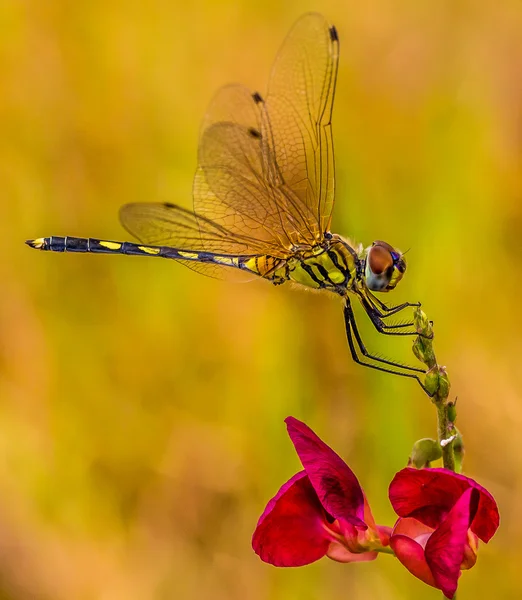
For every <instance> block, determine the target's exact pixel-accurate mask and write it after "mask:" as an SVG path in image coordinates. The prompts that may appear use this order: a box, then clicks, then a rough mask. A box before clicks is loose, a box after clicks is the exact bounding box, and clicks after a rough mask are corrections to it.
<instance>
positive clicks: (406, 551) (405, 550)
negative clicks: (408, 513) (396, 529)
mask: <svg viewBox="0 0 522 600" xmlns="http://www.w3.org/2000/svg"><path fill="white" fill-rule="evenodd" d="M404 520H409V519H399V521H404ZM390 546H391V548H392V550H393V551H394V552H395V556H396V557H397V558H398V559H399V560H400V562H401V563H402V564H403V565H404V566H405V567H406V568H407V569H408V571H409V572H410V573H411V574H412V575H415V577H417V578H418V579H420V580H421V581H424V583H427V584H428V585H431V586H433V587H437V586H436V585H435V578H434V577H433V574H432V572H431V569H430V568H429V566H428V563H427V562H426V557H425V556H424V549H423V547H422V546H421V545H420V544H419V543H417V542H416V541H415V540H414V539H412V538H410V537H409V536H407V535H402V534H395V533H392V536H391V538H390Z"/></svg>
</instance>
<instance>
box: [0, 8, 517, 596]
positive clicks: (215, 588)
mask: <svg viewBox="0 0 522 600" xmlns="http://www.w3.org/2000/svg"><path fill="white" fill-rule="evenodd" d="M308 10H320V11H321V12H323V13H324V14H325V15H326V16H327V17H328V19H329V20H331V21H332V22H333V23H335V25H336V26H337V29H338V31H339V36H340V39H341V59H340V70H339V79H338V86H337V98H336V103H335V108H334V138H335V148H336V164H337V182H338V183H337V204H336V208H335V213H334V221H333V230H334V231H336V232H339V233H341V234H343V235H346V236H349V237H351V238H353V239H355V240H358V241H361V242H363V243H364V244H369V243H371V242H372V241H373V240H375V239H384V240H387V241H388V242H390V243H391V244H393V245H396V246H397V247H399V248H401V249H403V250H405V249H408V248H410V251H409V253H408V257H407V258H408V272H407V274H406V277H405V279H404V281H403V282H402V283H401V285H400V286H399V287H398V288H397V290H396V291H395V292H394V293H393V298H392V297H391V296H390V298H389V300H390V301H393V302H400V301H405V300H421V301H422V302H423V305H424V309H425V311H426V313H427V314H428V316H429V318H430V319H433V320H434V322H435V331H436V351H437V354H438V358H439V361H440V362H441V363H443V364H445V365H447V367H448V370H449V374H450V377H451V381H452V384H453V387H452V394H453V395H457V396H458V409H459V417H458V424H459V426H460V428H461V430H462V433H463V435H464V439H465V443H466V450H467V453H466V461H465V471H466V473H467V474H468V475H470V476H472V477H474V478H476V479H477V480H478V481H479V482H481V483H482V484H483V485H485V486H486V487H487V488H488V489H489V490H490V491H491V492H492V493H493V494H494V495H495V497H496V498H497V500H498V503H499V506H500V510H501V515H502V524H501V528H500V530H499V532H498V534H497V536H496V537H495V538H494V539H493V540H492V542H490V544H489V545H488V546H484V545H482V546H481V550H480V554H479V560H478V563H477V566H476V567H475V568H474V569H472V570H471V571H470V572H467V573H464V574H463V576H462V578H461V583H460V588H459V600H466V599H472V598H473V599H476V598H496V599H497V598H502V599H512V598H518V597H522V580H521V573H520V563H521V561H522V549H521V545H520V539H521V534H522V512H521V510H520V506H521V505H522V451H521V450H520V438H521V427H522V399H521V390H522V369H521V367H520V361H521V356H522V336H521V334H522V320H521V318H520V308H519V306H518V301H519V298H520V296H521V293H522V282H521V276H522V270H521V267H520V265H521V261H522V6H521V5H520V3H519V2H518V1H517V0H504V1H503V2H501V3H499V2H494V1H493V0H482V1H481V2H476V1H471V0H467V1H466V0H465V1H463V2H458V3H457V2H451V1H449V0H448V1H446V0H443V1H440V0H426V1H424V2H417V1H413V0H409V1H407V0H395V1H393V0H369V1H368V2H341V1H339V0H337V1H334V0H325V1H324V2H321V3H319V4H317V3H312V2H309V1H304V0H303V1H297V0H292V1H289V2H285V3H281V2H264V3H252V2H239V1H238V2H210V1H208V0H202V1H199V2H194V3H191V2H179V1H176V0H174V1H172V0H171V1H169V2H167V1H165V0H149V1H148V2H137V1H134V0H127V1H126V2H122V1H118V0H113V1H112V2H100V1H97V0H95V1H91V2H82V1H78V2H70V1H67V0H49V1H47V2H44V1H42V0H5V1H4V2H2V3H0V28H1V36H0V40H1V41H0V90H1V92H0V124H1V130H2V135H1V136H0V181H1V192H0V207H1V213H0V214H1V216H2V218H1V221H0V233H1V237H0V250H1V258H0V282H1V289H2V292H1V295H0V457H1V458H0V598H2V599H4V598H5V599H6V600H21V599H31V600H33V599H36V600H44V599H53V600H61V599H64V600H65V599H67V600H71V599H74V600H91V599H99V600H144V599H154V600H164V599H182V600H193V599H196V598H197V599H200V598H213V599H215V600H221V599H227V600H235V599H237V600H239V599H241V600H243V599H245V598H247V599H248V600H268V599H269V600H290V599H294V598H295V599H299V600H312V599H316V598H357V599H361V600H364V599H375V598H383V599H392V600H393V599H401V600H409V599H414V598H415V599H417V598H426V599H431V598H439V597H441V594H440V592H438V591H436V590H433V589H431V588H428V587H427V586H425V585H424V584H422V583H421V582H420V581H418V580H416V579H414V578H413V577H412V576H411V575H410V574H409V573H408V572H407V571H406V570H405V569H404V568H403V567H402V566H401V565H400V564H399V563H398V562H397V561H396V560H395V559H393V558H391V557H390V556H381V557H380V558H379V560H377V561H376V562H375V563H367V564H360V565H341V564H337V563H334V562H331V561H329V560H327V559H324V560H322V561H320V562H318V563H317V564H314V565H312V566H310V567H306V568H301V569H287V570H284V569H279V570H278V569H275V568H273V567H270V566H268V565H265V564H263V563H262V562H261V561H260V560H259V559H258V558H257V556H256V555H255V554H254V553H253V552H252V550H251V547H250V538H251V534H252V532H253V529H254V526H255V523H256V521H257V518H258V517H259V515H260V514H261V512H262V510H263V508H264V506H265V503H266V502H267V501H268V499H269V498H270V497H271V496H272V495H273V494H274V493H275V492H276V490H277V489H278V487H279V486H280V485H281V484H282V483H283V482H284V481H286V479H288V478H289V477H290V476H291V475H292V474H293V473H295V472H296V471H297V470H298V469H299V468H300V465H299V462H298V460H297V457H296V455H295V453H294V450H293V448H292V445H291V443H290V441H289V439H288V438H287V435H286V432H285V427H284V423H283V419H284V418H285V417H286V416H287V415H290V414H291V415H294V416H295V417H297V418H300V419H303V420H305V421H306V422H307V423H308V424H309V425H310V426H312V427H313V428H314V429H315V430H316V431H317V433H318V434H319V435H321V436H322V437H323V439H324V440H325V441H327V442H328V443H329V444H330V445H331V446H332V447H334V448H335V449H336V450H337V451H338V452H339V454H341V456H343V457H344V458H345V460H346V461H347V462H348V463H349V464H350V466H351V467H352V468H353V470H354V471H355V472H356V473H357V475H358V477H359V480H360V481H361V483H362V485H363V487H364V489H365V491H366V493H367V496H368V498H369V500H370V504H371V506H372V508H373V512H374V515H375V517H376V520H377V521H378V522H379V523H383V524H392V523H393V518H394V515H393V511H392V509H391V507H390V505H389V503H388V500H387V486H388V483H389V481H390V480H391V478H392V477H393V474H394V473H395V472H396V471H397V470H398V469H400V468H401V467H402V466H404V465H405V463H406V461H407V457H408V454H409V451H410V449H411V446H412V444H413V442H414V441H415V440H416V439H418V438H421V437H426V436H434V435H435V433H436V425H435V411H434V409H433V407H432V406H431V404H430V402H429V400H428V399H427V398H426V397H425V396H424V395H423V393H422V392H421V390H420V388H419V387H418V386H417V385H416V384H415V383H413V382H411V381H409V380H406V379H404V380H403V379H399V378H394V377H391V376H388V375H385V374H380V373H377V372H375V371H371V370H369V369H363V368H362V367H359V366H357V365H354V364H353V363H352V361H351V359H350V356H349V351H348V347H347V344H346V340H345V333H344V326H343V320H342V311H341V306H340V303H339V301H338V300H337V299H335V298H333V297H332V298H329V297H328V296H324V295H321V294H313V293H306V292H298V291H296V290H292V289H287V288H288V286H281V287H278V288H275V287H273V286H271V285H269V284H268V283H265V282H262V281H260V282H254V283H251V284H244V285H243V284H241V285H239V284H231V283H225V282H220V281H216V280H212V279H209V278H205V277H202V276H198V275H196V274H194V273H193V272H191V271H189V270H188V269H185V268H184V267H183V266H181V265H177V264H175V263H173V262H169V261H160V260H152V259H150V260H149V259H142V258H137V257H136V258H133V257H110V256H92V255H91V256H89V255H74V254H61V255H60V254H50V253H49V254H48V253H37V252H35V251H31V250H30V249H28V248H27V247H26V246H24V244H23V241H24V240H25V239H26V238H31V237H39V236H44V235H51V234H53V235H72V236H92V237H100V238H109V239H110V238H112V239H125V233H124V232H123V230H122V228H121V226H120V225H119V223H118V220H117V212H118V208H119V206H120V205H122V204H124V203H126V202H136V201H170V202H175V203H179V204H181V205H183V206H185V207H187V208H190V207H191V205H192V201H191V185H192V177H193V173H194V170H195V166H196V153H197V141H198V133H199V123H200V121H201V118H202V116H203V114H204V112H205V107H206V105H207V103H208V101H209V100H210V98H211V97H212V95H213V93H214V92H215V90H216V89H217V88H218V87H219V86H221V85H223V84H225V83H229V82H234V81H239V82H243V83H245V84H246V85H248V86H249V87H251V88H253V89H259V90H260V91H261V92H263V91H264V90H265V89H266V84H267V80H268V74H269V69H270V66H271V63H272V61H273V59H274V57H275V54H276V52H277V49H278V47H279V46H280V44H281V42H282V40H283V39H284V36H285V34H286V33H287V31H288V30H289V28H290V26H291V25H292V23H293V22H294V21H295V20H296V19H297V18H298V17H299V16H300V15H301V14H302V13H304V12H306V11H308ZM358 316H359V321H360V323H361V328H362V330H363V332H364V334H365V336H366V337H367V339H368V345H369V346H370V347H371V348H372V349H373V350H375V351H376V352H378V353H380V354H383V355H386V356H391V357H397V358H400V359H402V360H408V361H410V362H411V361H412V360H414V359H413V357H412V355H411V351H410V344H411V342H410V341H409V340H408V339H393V338H388V337H384V336H379V335H377V334H376V333H375V332H373V331H372V330H371V327H370V326H369V325H368V323H367V319H366V318H365V315H364V314H361V311H358Z"/></svg>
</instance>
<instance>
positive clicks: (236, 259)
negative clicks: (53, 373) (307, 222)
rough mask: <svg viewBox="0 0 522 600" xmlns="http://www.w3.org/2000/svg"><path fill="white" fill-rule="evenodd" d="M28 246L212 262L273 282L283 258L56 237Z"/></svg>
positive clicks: (34, 242)
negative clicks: (277, 265)
mask: <svg viewBox="0 0 522 600" xmlns="http://www.w3.org/2000/svg"><path fill="white" fill-rule="evenodd" d="M26 244H27V245H29V246H31V248H36V249H37V250H47V251H51V252H92V253H94V254H128V255H133V256H158V257H160V258H171V259H174V260H182V261H195V262H200V263H212V264H215V265H219V266H222V267H234V268H236V269H241V270H243V271H248V272H250V273H253V274H254V275H259V276H260V277H267V278H269V279H270V272H273V271H274V266H275V265H276V264H277V263H279V262H280V259H274V258H272V257H269V256H235V255H231V254H215V253H213V252H200V251H192V250H181V249H178V248H171V247H169V246H147V245H145V244H134V243H132V242H114V241H112V240H98V239H95V238H77V237H69V236H67V237H59V236H52V237H47V238H38V239H35V240H27V242H26Z"/></svg>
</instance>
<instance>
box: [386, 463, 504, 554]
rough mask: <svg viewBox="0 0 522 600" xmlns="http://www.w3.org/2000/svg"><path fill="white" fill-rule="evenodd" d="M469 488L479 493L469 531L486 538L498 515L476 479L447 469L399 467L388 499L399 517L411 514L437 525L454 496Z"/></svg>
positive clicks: (498, 518) (495, 507)
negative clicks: (399, 469) (476, 507)
mask: <svg viewBox="0 0 522 600" xmlns="http://www.w3.org/2000/svg"><path fill="white" fill-rule="evenodd" d="M469 488H474V489H476V490H477V491H478V492H479V494H480V499H479V504H478V509H477V513H476V515H475V518H474V519H473V522H472V523H471V527H470V528H471V531H473V533H475V534H476V535H477V536H478V537H479V538H480V539H481V540H482V541H484V542H488V541H489V540H490V539H491V538H492V537H493V535H494V534H495V532H496V530H497V528H498V525H499V521H500V517H499V513H498V507H497V503H496V502H495V499H494V498H493V496H492V495H491V494H490V493H489V492H488V491H487V490H486V489H485V488H484V487H482V486H481V485H479V484H478V483H477V482H476V481H474V480H473V479H471V478H469V477H465V476H464V475H458V474H457V473H453V472H452V471H448V470H447V469H413V468H412V467H406V468H405V469H402V471H399V472H398V473H397V474H396V475H395V477H394V478H393V481H392V482H391V484H390V489H389V496H390V502H391V503H392V506H393V508H394V510H395V512H396V513H397V514H398V515H399V516H400V517H414V518H415V519H418V520H419V521H422V522H423V523H425V524H426V525H429V526H430V527H433V528H436V527H437V526H438V524H439V523H440V522H441V521H442V520H443V519H444V517H445V516H446V515H447V514H448V512H449V511H450V510H451V508H452V507H453V506H454V504H455V503H456V502H457V500H458V499H459V498H460V497H461V496H462V494H463V493H464V492H465V491H466V490H467V489H469Z"/></svg>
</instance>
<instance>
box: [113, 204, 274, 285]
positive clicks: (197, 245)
mask: <svg viewBox="0 0 522 600" xmlns="http://www.w3.org/2000/svg"><path fill="white" fill-rule="evenodd" d="M120 221H121V223H122V225H123V227H125V229H126V230H127V231H128V232H129V233H130V234H131V235H132V236H134V237H135V238H136V239H138V240H139V241H140V242H142V243H143V244H150V245H152V246H171V247H176V248H179V249H181V250H187V251H190V250H192V251H195V252H215V253H219V254H237V255H249V254H256V249H257V250H259V253H262V251H261V248H264V247H265V246H264V245H263V246H262V247H261V245H260V244H257V245H256V240H254V239H253V238H252V239H251V238H246V239H243V238H241V236H239V235H237V234H234V233H232V232H230V231H228V230H227V229H226V228H224V227H221V226H219V225H218V224H217V223H213V222H212V221H208V220H207V219H205V218H204V217H202V216H199V217H198V215H196V214H195V213H193V212H192V211H190V210H187V209H184V208H182V207H180V206H176V205H175V204H170V203H165V204H160V203H141V202H137V203H133V204H125V205H124V206H122V207H121V209H120ZM258 246H259V247H258ZM179 262H181V264H183V265H185V266H186V267H188V268H189V269H191V270H193V271H196V272H198V273H202V274H203V275H207V276H209V277H214V278H217V279H223V278H227V279H235V280H238V281H246V280H250V279H252V277H251V276H249V275H247V274H244V273H242V272H240V271H237V272H236V270H235V269H230V268H226V267H220V266H218V265H213V264H209V263H198V262H192V261H191V262H189V261H179Z"/></svg>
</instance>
